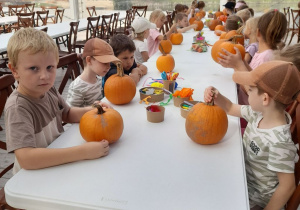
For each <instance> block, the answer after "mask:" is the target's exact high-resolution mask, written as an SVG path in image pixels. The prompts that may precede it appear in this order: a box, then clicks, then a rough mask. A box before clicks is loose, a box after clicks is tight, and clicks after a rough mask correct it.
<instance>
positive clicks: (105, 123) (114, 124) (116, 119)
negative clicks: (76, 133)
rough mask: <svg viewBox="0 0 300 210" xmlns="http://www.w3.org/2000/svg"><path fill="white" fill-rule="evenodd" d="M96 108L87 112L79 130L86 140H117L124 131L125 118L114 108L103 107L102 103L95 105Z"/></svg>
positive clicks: (111, 141)
mask: <svg viewBox="0 0 300 210" xmlns="http://www.w3.org/2000/svg"><path fill="white" fill-rule="evenodd" d="M94 107H96V108H95V109H93V110H91V111H88V112H86V113H85V114H84V115H83V116H82V117H81V119H80V124H79V130H80V133H81V136H82V138H83V139H84V140H86V141H102V140H103V139H106V140H107V141H108V142H109V143H113V142H116V141H117V140H118V139H119V138H120V137H121V135H122V133H123V128H124V125H123V119H122V116H121V115H120V113H119V112H117V111H116V110H114V109H107V108H105V109H103V108H102V107H101V105H99V104H96V105H94Z"/></svg>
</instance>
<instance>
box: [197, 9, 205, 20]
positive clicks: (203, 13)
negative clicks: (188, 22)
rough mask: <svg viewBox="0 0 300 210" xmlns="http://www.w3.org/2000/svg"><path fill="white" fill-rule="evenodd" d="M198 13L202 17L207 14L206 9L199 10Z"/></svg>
mask: <svg viewBox="0 0 300 210" xmlns="http://www.w3.org/2000/svg"><path fill="white" fill-rule="evenodd" d="M198 14H200V16H201V18H204V17H205V15H206V12H205V11H204V10H201V11H199V12H198Z"/></svg>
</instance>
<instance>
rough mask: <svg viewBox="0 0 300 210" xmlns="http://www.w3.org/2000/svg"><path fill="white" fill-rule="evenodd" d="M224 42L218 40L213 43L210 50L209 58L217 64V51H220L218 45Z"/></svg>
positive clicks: (223, 40)
mask: <svg viewBox="0 0 300 210" xmlns="http://www.w3.org/2000/svg"><path fill="white" fill-rule="evenodd" d="M225 41H226V39H219V40H218V41H216V42H215V44H214V45H213V46H212V48H211V57H212V58H213V59H214V61H215V62H217V63H219V60H218V57H219V55H218V51H219V49H220V44H222V43H223V42H225Z"/></svg>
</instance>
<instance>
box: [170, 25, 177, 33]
mask: <svg viewBox="0 0 300 210" xmlns="http://www.w3.org/2000/svg"><path fill="white" fill-rule="evenodd" d="M170 31H172V32H175V33H177V23H173V25H172V27H171V28H170Z"/></svg>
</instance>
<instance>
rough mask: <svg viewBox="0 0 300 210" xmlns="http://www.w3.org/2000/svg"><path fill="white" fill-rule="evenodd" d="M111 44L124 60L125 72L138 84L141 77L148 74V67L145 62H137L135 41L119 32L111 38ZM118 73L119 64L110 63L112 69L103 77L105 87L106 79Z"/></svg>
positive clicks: (116, 54) (117, 55)
mask: <svg viewBox="0 0 300 210" xmlns="http://www.w3.org/2000/svg"><path fill="white" fill-rule="evenodd" d="M110 45H111V47H112V49H113V51H114V54H115V56H116V57H117V58H118V59H119V60H120V61H121V62H122V65H123V69H124V73H125V74H127V75H129V76H130V77H131V78H132V79H133V80H134V82H135V84H137V83H138V82H139V81H140V79H141V77H142V76H144V75H145V74H147V67H146V66H144V65H143V64H136V62H135V60H134V51H135V45H134V43H133V41H132V40H131V39H130V38H129V37H128V36H126V35H124V34H118V35H115V36H113V37H112V38H111V40H110ZM116 73H117V66H116V65H115V64H114V63H110V70H109V71H108V72H107V74H106V75H105V77H103V87H104V84H105V82H106V80H107V79H108V78H109V77H110V76H111V75H113V74H116Z"/></svg>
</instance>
